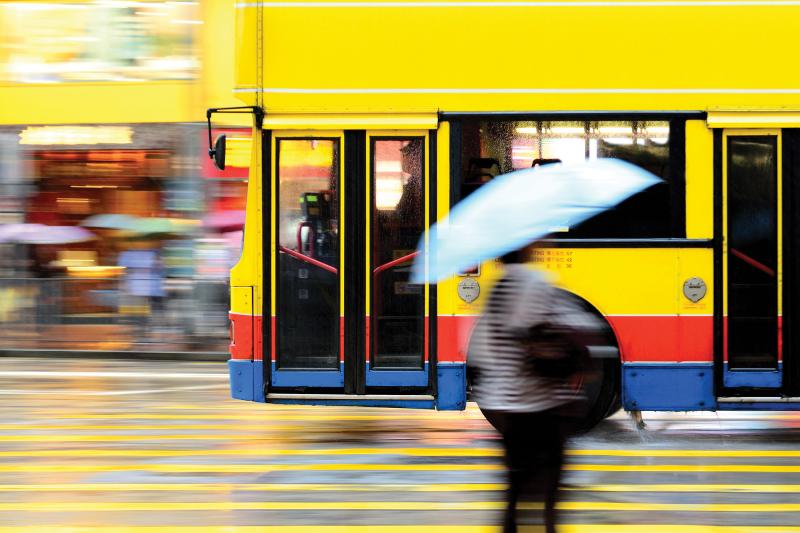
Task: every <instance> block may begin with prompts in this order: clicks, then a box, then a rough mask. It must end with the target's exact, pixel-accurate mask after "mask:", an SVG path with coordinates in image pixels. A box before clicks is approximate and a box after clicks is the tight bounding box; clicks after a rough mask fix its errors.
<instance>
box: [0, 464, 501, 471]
mask: <svg viewBox="0 0 800 533" xmlns="http://www.w3.org/2000/svg"><path fill="white" fill-rule="evenodd" d="M502 469H503V467H502V466H501V465H499V464H478V465H471V464H451V465H449V464H448V465H443V464H420V465H409V464H370V463H366V464H336V463H330V464H161V463H141V464H123V465H114V464H110V465H109V464H103V465H97V464H93V465H80V464H76V465H62V464H56V465H52V464H15V465H8V464H3V465H0V472H4V473H11V472H17V473H20V472H24V473H47V472H50V473H53V472H59V473H77V472H139V471H142V472H161V473H186V472H205V473H243V472H244V473H264V472H278V471H280V472H292V471H298V470H305V471H312V470H313V471H356V472H357V471H364V470H370V471H430V472H460V471H487V470H488V471H491V470H495V471H496V470H502Z"/></svg>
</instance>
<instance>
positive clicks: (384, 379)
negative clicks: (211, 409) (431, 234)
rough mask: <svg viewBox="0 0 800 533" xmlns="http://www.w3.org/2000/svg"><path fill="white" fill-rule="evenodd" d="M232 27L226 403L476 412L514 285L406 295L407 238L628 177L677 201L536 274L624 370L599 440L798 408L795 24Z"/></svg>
mask: <svg viewBox="0 0 800 533" xmlns="http://www.w3.org/2000/svg"><path fill="white" fill-rule="evenodd" d="M235 9H236V15H237V24H238V25H237V31H236V67H237V70H236V75H237V79H236V89H235V91H236V94H237V96H238V97H239V98H240V99H241V101H242V103H243V104H244V105H246V106H249V108H250V110H251V111H252V112H253V114H254V122H253V150H252V166H251V173H250V181H249V190H248V205H247V221H246V231H245V236H244V249H243V253H242V256H241V259H240V261H239V262H238V264H237V265H236V266H235V267H234V268H233V270H232V272H231V311H230V320H231V337H232V340H231V346H230V351H231V359H230V374H231V391H232V395H233V397H235V398H239V399H243V400H252V401H258V402H282V403H314V404H336V405H374V406H398V407H420V408H436V409H463V408H464V406H465V402H466V398H467V383H466V375H465V374H466V372H465V358H466V351H467V347H468V343H469V337H470V332H471V328H472V326H473V324H474V322H475V319H476V317H477V316H478V315H479V313H480V309H481V305H482V302H483V301H484V299H485V297H486V295H487V294H488V293H489V291H490V288H491V286H492V283H493V281H494V280H495V279H497V277H498V275H499V270H500V269H499V267H498V265H497V264H496V263H495V262H494V261H488V262H485V263H484V264H482V265H480V266H479V267H478V268H476V269H475V270H473V271H469V272H463V273H460V274H459V275H455V276H453V277H452V278H450V279H448V280H445V281H443V282H441V283H439V284H438V285H412V284H410V283H409V281H408V280H409V273H410V266H411V262H412V261H413V259H414V251H415V248H416V244H417V242H418V240H419V239H420V237H421V236H424V235H425V234H426V229H427V228H428V227H429V226H430V225H431V224H432V223H434V222H436V221H437V220H442V219H445V218H446V217H447V214H448V211H449V209H450V208H451V207H452V206H453V205H455V204H456V203H457V202H458V201H459V200H460V199H462V198H464V197H465V196H467V195H469V194H471V193H472V192H473V191H475V190H476V189H477V188H479V187H480V186H481V184H483V183H486V182H488V181H490V180H491V179H493V177H494V176H497V175H499V174H502V173H506V172H510V171H512V170H516V169H521V168H526V167H530V166H533V165H537V164H540V163H543V162H550V161H554V160H556V161H562V162H564V163H568V162H570V161H580V160H585V159H595V158H619V159H623V160H626V161H630V162H632V163H634V164H637V165H639V166H641V167H643V168H645V169H648V170H649V171H651V172H653V173H655V174H656V175H658V176H660V177H661V178H662V179H663V183H661V184H659V185H657V186H655V187H653V188H651V189H648V190H647V191H645V192H643V193H641V194H639V195H637V196H634V197H633V198H631V199H629V200H627V201H625V202H624V203H623V204H621V205H619V206H618V207H617V208H615V209H613V210H611V211H608V212H606V213H604V214H602V215H600V216H597V217H595V218H592V219H590V220H588V221H586V222H584V223H582V224H579V225H577V226H575V227H564V228H558V229H559V231H558V232H557V233H556V234H555V235H554V237H553V238H552V239H549V240H548V241H546V242H545V243H543V245H542V246H541V247H540V248H538V250H537V253H536V261H537V262H538V267H539V268H545V269H548V270H550V271H552V272H553V273H554V275H555V278H556V280H557V284H558V286H559V287H561V288H562V289H563V290H565V291H567V292H568V293H569V294H570V295H571V296H572V297H573V298H575V299H577V300H579V301H580V302H581V303H582V304H583V305H585V306H586V307H587V308H589V309H591V310H593V311H594V312H596V313H598V314H599V315H600V316H602V317H603V320H605V322H606V323H607V325H608V331H609V337H610V341H611V343H612V344H613V346H615V347H616V348H617V349H615V350H606V352H605V354H606V357H605V358H604V359H602V365H601V366H602V371H601V374H602V377H601V379H600V380H599V381H598V385H597V386H596V387H594V389H596V390H592V391H591V392H590V398H591V401H592V402H593V404H594V410H593V415H592V416H593V417H594V418H595V419H597V418H600V417H602V416H603V415H604V414H606V413H608V412H609V411H611V410H613V409H614V408H615V407H616V406H618V405H619V404H620V402H621V404H622V405H623V406H624V407H625V408H626V409H628V410H633V411H641V410H718V409H793V408H797V407H800V398H798V396H800V338H796V337H795V335H794V322H795V321H796V320H798V319H799V318H800V315H798V313H799V312H800V310H798V307H797V305H798V303H800V300H799V299H798V298H797V294H798V290H800V256H798V254H797V253H796V250H795V249H794V245H795V243H799V242H800V234H798V233H797V232H798V231H799V230H798V229H796V228H800V225H798V224H797V222H798V221H797V220H796V218H797V217H799V216H800V209H798V208H797V206H798V205H799V204H800V187H798V186H797V184H798V183H800V70H798V69H796V68H793V63H792V61H791V57H792V53H793V51H794V50H795V48H796V42H795V41H796V33H797V32H796V29H797V27H798V24H797V22H798V21H800V2H798V1H744V0H736V1H734V0H728V1H722V0H719V1H718V0H702V1H701V0H674V1H672V0H671V1H667V0H649V1H646V2H645V1H637V0H617V1H599V0H598V1H577V0H574V1H573V0H553V1H536V0H520V1H516V0H509V1H493V0H488V1H483V0H482V1H480V2H478V1H460V0H454V1H449V0H444V1H440V0H436V1H433V0H419V1H417V0H409V1H405V0H404V1H396V0H386V1H361V0H344V1H341V0H321V1H316V0H314V1H292V0H289V1H259V2H248V1H242V2H239V3H237V4H236V6H235Z"/></svg>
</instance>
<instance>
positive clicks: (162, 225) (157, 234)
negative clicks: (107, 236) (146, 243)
mask: <svg viewBox="0 0 800 533" xmlns="http://www.w3.org/2000/svg"><path fill="white" fill-rule="evenodd" d="M198 225H199V222H198V221H196V220H190V219H181V218H163V217H153V218H133V220H131V221H130V223H129V224H127V225H126V226H125V227H123V228H120V229H122V230H123V231H126V232H128V235H127V237H128V238H130V239H145V240H153V239H180V238H183V237H188V236H189V235H190V234H191V232H192V231H193V230H194V228H195V227H197V226H198Z"/></svg>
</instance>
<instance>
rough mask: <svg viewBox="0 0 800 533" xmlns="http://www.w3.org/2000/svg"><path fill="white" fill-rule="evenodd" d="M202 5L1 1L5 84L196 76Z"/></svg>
mask: <svg viewBox="0 0 800 533" xmlns="http://www.w3.org/2000/svg"><path fill="white" fill-rule="evenodd" d="M199 11H200V9H199V5H198V2H147V1H140V2H119V3H116V2H115V3H112V2H103V3H99V2H98V3H90V2H81V3H77V2H75V3H68V2H47V3H45V2H3V3H0V35H2V36H3V38H2V39H0V81H2V82H14V83H54V82H91V81H126V82H130V81H148V80H165V79H172V80H186V79H193V78H195V77H196V76H197V72H198V68H199V61H198V58H197V51H196V50H195V32H196V30H197V26H198V25H199V24H202V21H201V20H199V19H198V17H199Z"/></svg>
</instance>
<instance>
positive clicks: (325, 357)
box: [276, 139, 340, 369]
mask: <svg viewBox="0 0 800 533" xmlns="http://www.w3.org/2000/svg"><path fill="white" fill-rule="evenodd" d="M339 190H340V187H339V142H338V140H331V139H280V140H278V228H277V231H278V251H277V256H278V257H277V269H278V287H277V289H278V290H277V293H278V301H277V307H278V309H277V318H276V320H277V344H278V346H277V348H278V354H279V355H278V366H279V367H280V368H320V369H337V368H338V367H339V271H340V268H339Z"/></svg>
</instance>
